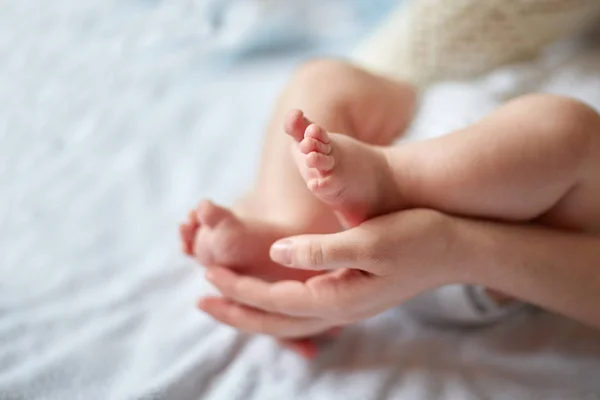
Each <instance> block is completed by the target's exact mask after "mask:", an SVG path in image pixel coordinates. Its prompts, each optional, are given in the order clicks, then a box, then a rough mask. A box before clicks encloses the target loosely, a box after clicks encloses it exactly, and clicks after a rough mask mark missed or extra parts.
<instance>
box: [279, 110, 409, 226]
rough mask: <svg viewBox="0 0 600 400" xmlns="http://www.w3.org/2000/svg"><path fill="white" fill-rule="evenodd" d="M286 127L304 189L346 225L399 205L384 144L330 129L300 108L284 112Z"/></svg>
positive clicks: (353, 224)
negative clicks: (288, 112)
mask: <svg viewBox="0 0 600 400" xmlns="http://www.w3.org/2000/svg"><path fill="white" fill-rule="evenodd" d="M285 130H286V133H287V134H289V135H290V136H291V137H292V138H294V140H295V141H296V147H297V151H296V153H297V155H296V163H297V165H298V168H299V170H300V174H301V175H302V177H303V178H304V180H305V181H306V184H307V186H308V189H309V190H310V191H311V192H312V193H314V194H315V196H317V197H318V198H319V199H321V200H322V201H323V202H325V203H327V204H329V205H330V206H331V207H332V208H333V209H334V210H335V211H336V213H337V214H338V217H339V219H340V220H341V222H342V223H344V224H345V225H347V226H348V227H352V226H356V225H358V224H360V223H362V222H363V221H365V220H367V219H369V218H372V217H375V216H378V215H382V214H385V213H388V212H391V211H397V210H398V209H399V208H402V207H401V206H402V204H401V201H400V196H399V193H398V191H397V190H396V182H395V181H394V179H393V174H392V171H391V170H390V167H389V164H388V162H387V156H386V153H385V150H384V149H383V148H381V147H377V146H371V145H368V144H366V143H363V142H360V141H358V140H356V139H353V138H351V137H350V136H346V135H342V134H338V133H329V132H327V131H325V129H323V128H322V127H321V126H319V125H317V124H314V123H311V122H310V121H308V120H307V119H306V117H305V116H304V115H303V113H302V112H301V111H298V110H294V111H292V112H290V114H289V115H288V119H287V121H286V124H285Z"/></svg>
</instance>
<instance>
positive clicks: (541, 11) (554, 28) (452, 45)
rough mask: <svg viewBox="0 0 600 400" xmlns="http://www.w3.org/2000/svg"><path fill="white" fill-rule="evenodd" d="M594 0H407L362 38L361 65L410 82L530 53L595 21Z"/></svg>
mask: <svg viewBox="0 0 600 400" xmlns="http://www.w3.org/2000/svg"><path fill="white" fill-rule="evenodd" d="M599 16H600V0H414V1H411V2H409V3H405V4H404V6H402V7H400V8H399V9H398V10H397V11H396V12H394V13H393V15H391V16H390V18H389V19H388V21H387V22H386V23H385V24H384V25H383V26H382V27H381V28H380V29H379V30H377V31H376V32H375V34H374V35H373V36H371V37H370V38H368V39H367V40H366V41H365V42H363V43H362V44H361V45H360V46H359V47H358V49H357V51H356V53H355V59H356V60H357V62H358V63H359V64H361V65H362V66H363V67H365V68H367V69H370V70H372V71H374V72H376V73H380V74H383V75H387V76H390V77H393V78H396V79H402V80H408V81H410V82H412V83H414V84H416V85H418V86H424V85H427V84H428V83H431V82H432V81H436V80H444V79H465V78H470V77H473V76H475V75H477V74H481V73H483V72H486V71H489V70H491V69H492V68H494V67H497V66H499V65H502V64H506V63H509V62H513V61H519V60H524V59H527V58H531V57H534V56H535V55H537V54H538V52H539V51H540V50H541V49H543V48H544V47H545V46H546V45H548V44H550V43H553V42H555V41H556V40H558V39H561V38H563V37H566V36H569V35H572V34H575V33H577V32H580V31H582V30H584V29H586V28H587V27H589V26H590V25H591V24H594V23H598V17H599Z"/></svg>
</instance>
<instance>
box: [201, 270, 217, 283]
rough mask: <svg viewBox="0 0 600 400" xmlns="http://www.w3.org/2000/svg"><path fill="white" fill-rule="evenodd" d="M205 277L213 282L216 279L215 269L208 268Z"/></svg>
mask: <svg viewBox="0 0 600 400" xmlns="http://www.w3.org/2000/svg"><path fill="white" fill-rule="evenodd" d="M204 277H205V278H206V280H207V281H209V282H213V281H214V280H215V273H214V271H211V270H208V271H206V273H205V274H204Z"/></svg>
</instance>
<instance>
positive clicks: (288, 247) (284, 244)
mask: <svg viewBox="0 0 600 400" xmlns="http://www.w3.org/2000/svg"><path fill="white" fill-rule="evenodd" d="M270 256H271V260H273V261H275V262H276V263H279V264H281V265H287V266H290V265H292V241H291V240H289V239H284V240H279V241H277V242H275V243H273V245H272V246H271V251H270Z"/></svg>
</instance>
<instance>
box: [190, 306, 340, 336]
mask: <svg viewBox="0 0 600 400" xmlns="http://www.w3.org/2000/svg"><path fill="white" fill-rule="evenodd" d="M198 308H200V309H201V310H202V311H204V312H206V313H207V314H209V315H211V316H212V317H213V318H214V319H216V320H217V321H219V322H222V323H224V324H226V325H229V326H232V327H234V328H236V329H239V330H241V331H243V332H248V333H260V334H267V335H271V336H275V337H278V338H306V337H308V336H312V335H315V334H317V333H320V332H323V331H324V330H326V329H327V328H329V327H330V326H331V325H330V324H329V323H328V322H326V321H324V320H319V319H316V318H295V317H289V316H286V315H280V314H273V313H268V312H265V311H261V310H257V309H253V308H251V307H247V306H245V305H242V304H238V303H235V302H233V301H231V300H229V299H225V298H221V297H205V298H203V299H201V300H200V301H199V302H198Z"/></svg>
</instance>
